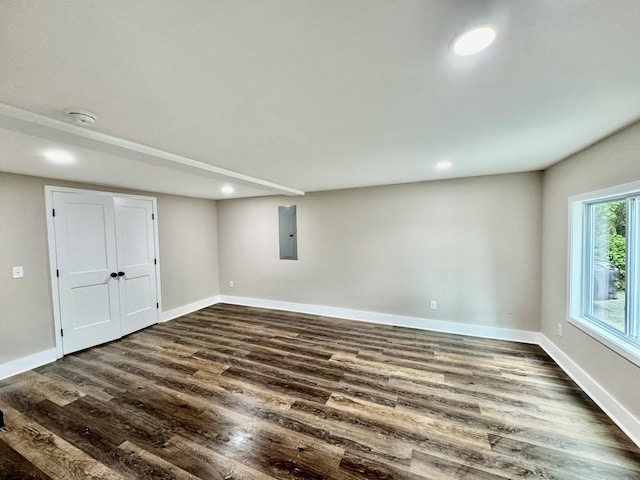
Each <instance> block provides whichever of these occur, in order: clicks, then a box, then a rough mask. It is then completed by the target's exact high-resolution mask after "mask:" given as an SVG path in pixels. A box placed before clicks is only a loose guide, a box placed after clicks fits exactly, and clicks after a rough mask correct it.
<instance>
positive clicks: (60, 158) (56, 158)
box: [42, 149, 76, 165]
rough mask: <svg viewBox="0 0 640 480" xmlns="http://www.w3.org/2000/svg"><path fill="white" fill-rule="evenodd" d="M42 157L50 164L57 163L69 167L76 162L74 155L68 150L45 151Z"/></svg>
mask: <svg viewBox="0 0 640 480" xmlns="http://www.w3.org/2000/svg"><path fill="white" fill-rule="evenodd" d="M42 155H43V156H44V158H46V159H47V160H49V161H50V162H53V163H57V164H58V165H69V164H70V163H73V162H75V161H76V158H75V157H74V156H73V154H71V153H70V152H67V151H66V150H54V149H51V150H45V151H44V152H42Z"/></svg>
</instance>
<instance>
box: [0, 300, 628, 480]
mask: <svg viewBox="0 0 640 480" xmlns="http://www.w3.org/2000/svg"><path fill="white" fill-rule="evenodd" d="M0 409H2V410H3V411H4V412H5V415H6V420H7V424H8V427H7V428H4V429H0V478H2V479H4V478H7V479H11V480H13V479H14V478H15V479H17V478H36V479H43V480H50V479H62V478H64V479H65V480H68V479H76V478H77V479H80V478H101V479H102V478H104V479H119V478H126V479H127V480H129V479H140V480H149V479H170V478H173V479H188V480H193V479H196V478H198V479H215V480H222V479H224V480H234V479H235V480H240V479H250V480H254V479H255V480H273V479H323V480H332V479H336V480H355V479H358V480H360V479H367V480H371V479H374V480H375V479H399V480H402V479H407V480H425V479H430V480H440V479H443V480H444V479H446V480H462V479H471V480H503V479H513V480H518V479H529V480H531V479H540V480H542V479H545V480H550V479H556V480H590V479H594V480H605V479H606V480H608V479H612V480H624V479H627V478H628V479H636V480H639V479H640V449H639V448H638V447H637V446H636V445H634V444H633V442H631V440H630V439H629V438H628V437H627V436H626V435H625V434H624V433H623V432H622V431H621V430H620V429H618V428H617V427H616V426H615V425H614V424H613V422H612V421H611V420H610V419H609V418H608V417H607V416H606V415H605V414H604V413H603V412H602V411H601V410H600V409H599V408H598V407H597V405H596V404H595V403H594V402H593V401H592V400H591V399H590V398H589V397H588V396H586V395H585V394H584V392H582V391H581V390H580V389H579V387H578V386H577V385H576V384H575V383H574V382H573V381H571V379H569V378H568V377H567V375H566V374H565V373H564V372H563V371H562V370H561V369H560V368H559V367H558V366H557V365H556V364H555V363H554V362H553V360H552V359H551V358H549V357H548V356H547V355H546V354H545V353H544V351H542V349H541V348H540V347H538V346H537V345H528V344H520V343H513V342H506V341H498V340H490V339H483V338H477V337H465V336H461V335H450V334H446V333H442V332H428V331H417V330H411V329H407V328H402V327H396V326H390V325H377V324H370V323H366V322H352V321H349V320H342V319H333V318H328V317H322V316H314V315H309V314H298V313H294V312H282V311H275V310H266V309H260V308H250V307H242V306H236V305H225V304H218V305H215V306H212V307H208V308H205V309H202V310H200V311H198V312H194V313H192V314H189V315H186V316H184V317H181V318H178V319H175V320H172V321H171V322H167V323H163V324H159V325H155V326H152V327H150V328H147V329H145V330H143V331H141V332H136V333H133V334H131V335H128V336H127V337H125V338H123V339H121V340H119V341H116V342H112V343H109V344H106V345H103V346H99V347H95V348H92V349H88V350H85V351H81V352H77V353H74V354H71V355H67V356H65V357H64V358H63V359H61V360H59V361H57V362H55V363H52V364H49V365H46V366H44V367H41V368H39V369H36V370H34V371H30V372H25V373H24V374H21V375H17V376H15V377H13V378H11V379H7V380H3V381H0Z"/></svg>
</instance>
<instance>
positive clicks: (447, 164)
mask: <svg viewBox="0 0 640 480" xmlns="http://www.w3.org/2000/svg"><path fill="white" fill-rule="evenodd" d="M451 165H453V164H452V163H451V162H450V161H449V160H442V161H440V162H438V163H436V170H446V169H447V168H449V167H451Z"/></svg>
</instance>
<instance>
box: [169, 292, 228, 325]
mask: <svg viewBox="0 0 640 480" xmlns="http://www.w3.org/2000/svg"><path fill="white" fill-rule="evenodd" d="M216 303H220V296H219V295H215V296H213V297H209V298H203V299H202V300H198V301H197V302H193V303H189V304H187V305H182V306H181V307H177V308H172V309H171V310H167V311H165V312H162V313H160V321H159V323H164V322H168V321H169V320H173V319H174V318H178V317H182V316H183V315H187V314H189V313H192V312H195V311H197V310H201V309H203V308H207V307H210V306H211V305H215V304H216Z"/></svg>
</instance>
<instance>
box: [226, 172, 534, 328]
mask: <svg viewBox="0 0 640 480" xmlns="http://www.w3.org/2000/svg"><path fill="white" fill-rule="evenodd" d="M541 191H542V174H541V173H525V174H512V175H499V176H489V177H476V178H467V179H458V180H447V181H436V182H426V183H415V184H407V185H395V186H385V187H373V188H361V189H351V190H339V191H333V192H321V193H314V194H309V195H307V196H305V197H262V198H251V199H241V200H225V201H220V202H218V228H219V232H220V235H219V249H220V253H219V258H220V282H221V293H222V294H227V295H236V296H244V297H253V298H260V299H269V300H280V301H289V302H300V303H308V304H314V305H326V306H332V307H343V308H350V309H356V310H365V311H372V312H380V313H389V314H395V315H407V316H414V317H422V318H429V319H435V320H446V321H453V322H463V323H472V324H478V325H483V326H493V327H505V328H514V329H523V330H532V331H539V328H540V326H539V318H540V316H539V309H540V263H541V262H540V241H541ZM286 204H296V205H297V210H298V255H299V260H298V261H286V260H283V261H281V260H279V258H278V216H277V215H278V214H277V206H278V205H286ZM229 280H233V281H234V284H235V286H234V288H229V286H228V282H229ZM430 299H435V300H437V301H438V309H437V310H435V311H433V310H429V300H430Z"/></svg>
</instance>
